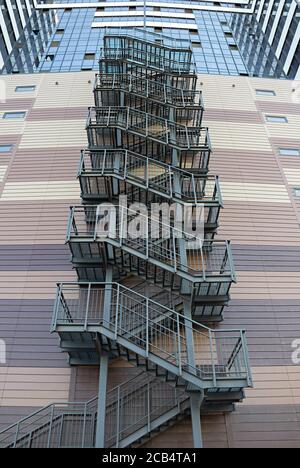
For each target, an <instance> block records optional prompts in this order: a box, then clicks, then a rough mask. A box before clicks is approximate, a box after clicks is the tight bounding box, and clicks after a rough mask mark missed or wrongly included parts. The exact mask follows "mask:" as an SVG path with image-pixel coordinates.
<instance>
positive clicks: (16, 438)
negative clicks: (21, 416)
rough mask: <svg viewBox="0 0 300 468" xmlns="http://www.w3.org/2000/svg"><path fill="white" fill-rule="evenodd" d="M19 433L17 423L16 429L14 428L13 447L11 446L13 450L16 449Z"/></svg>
mask: <svg viewBox="0 0 300 468" xmlns="http://www.w3.org/2000/svg"><path fill="white" fill-rule="evenodd" d="M19 431H20V422H18V424H17V428H16V434H15V440H14V445H13V447H14V448H16V446H17V442H18V435H19Z"/></svg>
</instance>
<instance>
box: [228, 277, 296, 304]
mask: <svg viewBox="0 0 300 468" xmlns="http://www.w3.org/2000/svg"><path fill="white" fill-rule="evenodd" d="M237 281H238V284H234V285H233V287H232V289H231V297H232V299H242V300H253V299H254V298H255V299H256V300H258V299H269V300H277V299H278V300H280V299H281V300H283V299H286V300H294V299H296V300H300V272H298V271H296V272H293V271H276V272H274V271H262V272H261V271H238V272H237Z"/></svg>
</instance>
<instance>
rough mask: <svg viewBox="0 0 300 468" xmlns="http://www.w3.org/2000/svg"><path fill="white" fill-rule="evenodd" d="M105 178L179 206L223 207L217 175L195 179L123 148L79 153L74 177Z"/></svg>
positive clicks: (185, 172)
mask: <svg viewBox="0 0 300 468" xmlns="http://www.w3.org/2000/svg"><path fill="white" fill-rule="evenodd" d="M116 161H117V162H118V164H116ZM149 166H151V173H149ZM140 172H141V174H140ZM105 175H106V176H112V177H114V176H115V177H119V178H120V179H121V180H125V181H127V182H129V183H131V184H132V185H136V186H137V187H144V188H145V189H148V190H150V191H154V192H155V193H157V192H159V193H160V194H161V196H162V197H166V198H168V199H173V198H176V199H177V200H178V201H179V202H182V203H193V204H195V205H197V204H198V203H200V204H201V203H206V206H208V205H209V204H211V203H213V204H214V205H217V206H220V207H222V206H223V204H222V195H221V188H220V184H219V179H218V176H212V175H209V176H206V177H204V176H201V175H199V176H196V175H195V174H194V173H190V172H188V171H185V170H183V169H180V168H177V167H174V166H171V165H169V164H165V163H163V162H160V161H157V160H155V159H152V158H150V157H148V156H143V155H140V154H138V153H134V152H132V151H129V150H124V149H112V150H107V149H105V150H89V149H86V150H83V151H82V152H81V157H80V160H79V164H78V172H77V177H79V178H80V177H97V176H101V177H102V176H105ZM157 178H158V180H156V179H157ZM177 187H179V190H178V189H177Z"/></svg>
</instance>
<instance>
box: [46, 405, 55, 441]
mask: <svg viewBox="0 0 300 468" xmlns="http://www.w3.org/2000/svg"><path fill="white" fill-rule="evenodd" d="M53 416H54V405H52V407H51V416H50V422H49V434H48V441H47V448H50V445H51V435H52V424H53Z"/></svg>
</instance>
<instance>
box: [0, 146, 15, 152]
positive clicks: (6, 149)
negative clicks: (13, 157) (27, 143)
mask: <svg viewBox="0 0 300 468" xmlns="http://www.w3.org/2000/svg"><path fill="white" fill-rule="evenodd" d="M12 147H13V145H0V153H9V152H10V151H11V150H12Z"/></svg>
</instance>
